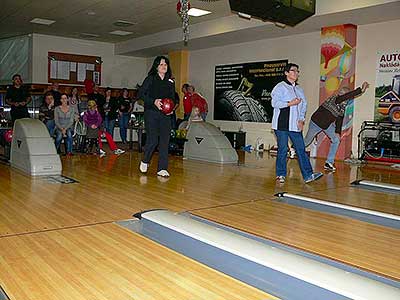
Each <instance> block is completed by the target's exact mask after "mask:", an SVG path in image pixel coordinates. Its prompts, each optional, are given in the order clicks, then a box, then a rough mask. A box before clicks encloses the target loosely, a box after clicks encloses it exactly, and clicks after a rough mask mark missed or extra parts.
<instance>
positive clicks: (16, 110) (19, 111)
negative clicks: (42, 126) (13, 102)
mask: <svg viewBox="0 0 400 300" xmlns="http://www.w3.org/2000/svg"><path fill="white" fill-rule="evenodd" d="M10 115H11V121H12V123H13V124H14V121H15V120H18V119H22V118H29V117H30V116H29V112H28V108H27V107H26V106H12V107H11V111H10Z"/></svg>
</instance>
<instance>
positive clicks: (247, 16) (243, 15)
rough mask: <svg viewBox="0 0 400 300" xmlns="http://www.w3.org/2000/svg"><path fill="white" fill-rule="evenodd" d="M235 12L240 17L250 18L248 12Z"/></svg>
mask: <svg viewBox="0 0 400 300" xmlns="http://www.w3.org/2000/svg"><path fill="white" fill-rule="evenodd" d="M237 14H238V16H239V17H241V18H243V19H246V20H250V19H251V16H250V15H249V14H245V13H242V12H238V13H237Z"/></svg>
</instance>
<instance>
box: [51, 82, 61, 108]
mask: <svg viewBox="0 0 400 300" xmlns="http://www.w3.org/2000/svg"><path fill="white" fill-rule="evenodd" d="M58 88H59V85H58V83H57V82H55V83H53V84H52V85H51V86H50V93H52V94H53V97H54V106H59V105H61V93H60V92H59V91H58Z"/></svg>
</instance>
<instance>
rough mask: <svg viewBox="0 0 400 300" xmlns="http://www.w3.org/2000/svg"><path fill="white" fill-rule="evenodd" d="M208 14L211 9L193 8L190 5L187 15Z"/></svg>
mask: <svg viewBox="0 0 400 300" xmlns="http://www.w3.org/2000/svg"><path fill="white" fill-rule="evenodd" d="M208 14H211V11H208V10H204V9H199V8H194V7H192V8H191V9H189V11H188V15H189V16H192V17H201V16H205V15H208Z"/></svg>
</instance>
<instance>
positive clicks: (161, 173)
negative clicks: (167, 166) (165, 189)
mask: <svg viewBox="0 0 400 300" xmlns="http://www.w3.org/2000/svg"><path fill="white" fill-rule="evenodd" d="M157 175H158V176H161V177H169V173H168V171H167V170H160V171H158V172H157Z"/></svg>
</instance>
